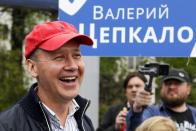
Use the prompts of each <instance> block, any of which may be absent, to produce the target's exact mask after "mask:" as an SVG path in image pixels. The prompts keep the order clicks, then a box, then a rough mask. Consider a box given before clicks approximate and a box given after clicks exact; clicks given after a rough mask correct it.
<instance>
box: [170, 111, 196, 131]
mask: <svg viewBox="0 0 196 131" xmlns="http://www.w3.org/2000/svg"><path fill="white" fill-rule="evenodd" d="M167 111H168V113H169V114H170V117H171V118H172V119H173V120H174V121H175V122H176V125H177V129H178V131H196V128H195V123H194V119H193V116H192V113H191V110H190V109H189V108H188V109H187V110H186V111H184V112H174V111H172V110H170V109H167Z"/></svg>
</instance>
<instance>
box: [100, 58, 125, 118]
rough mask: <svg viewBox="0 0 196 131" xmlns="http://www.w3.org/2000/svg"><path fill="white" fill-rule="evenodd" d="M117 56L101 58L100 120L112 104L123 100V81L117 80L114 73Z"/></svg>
mask: <svg viewBox="0 0 196 131" xmlns="http://www.w3.org/2000/svg"><path fill="white" fill-rule="evenodd" d="M119 59H120V58H117V57H101V58H100V63H101V64H100V98H99V100H100V110H99V111H100V112H99V116H100V117H99V120H102V117H103V115H104V113H105V112H106V111H107V109H108V107H109V106H110V105H112V104H115V103H118V102H119V101H123V96H124V91H123V88H122V84H121V82H116V81H115V79H114V75H115V73H116V71H117V68H118V67H117V63H116V61H117V60H119Z"/></svg>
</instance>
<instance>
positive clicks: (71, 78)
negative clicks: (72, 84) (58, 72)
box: [61, 76, 76, 81]
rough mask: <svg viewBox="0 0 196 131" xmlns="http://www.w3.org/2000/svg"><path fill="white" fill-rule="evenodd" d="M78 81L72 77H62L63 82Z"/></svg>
mask: <svg viewBox="0 0 196 131" xmlns="http://www.w3.org/2000/svg"><path fill="white" fill-rule="evenodd" d="M75 79H76V77H75V76H70V77H62V78H61V80H63V81H74V80H75Z"/></svg>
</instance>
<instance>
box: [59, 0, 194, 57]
mask: <svg viewBox="0 0 196 131" xmlns="http://www.w3.org/2000/svg"><path fill="white" fill-rule="evenodd" d="M195 12H196V0H59V15H58V18H59V20H62V21H67V22H69V23H72V24H73V25H75V26H76V27H77V28H78V30H79V32H80V33H83V34H86V35H89V36H90V37H91V38H92V39H93V40H94V45H93V47H87V46H82V47H81V49H82V53H83V54H84V55H87V56H163V57H176V56H177V57H195V56H196V38H195V31H196V13H195Z"/></svg>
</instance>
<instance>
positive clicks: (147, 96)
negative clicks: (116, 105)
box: [126, 90, 152, 131]
mask: <svg viewBox="0 0 196 131" xmlns="http://www.w3.org/2000/svg"><path fill="white" fill-rule="evenodd" d="M151 98H152V95H151V93H149V92H147V91H145V90H142V91H139V92H138V93H137V96H136V98H135V101H134V104H133V106H132V108H131V109H130V110H129V113H128V115H127V120H126V121H127V131H134V130H135V129H136V128H137V126H139V125H140V124H141V123H142V122H143V120H144V118H145V117H144V114H145V113H143V112H144V110H146V107H147V106H148V105H150V103H151Z"/></svg>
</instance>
